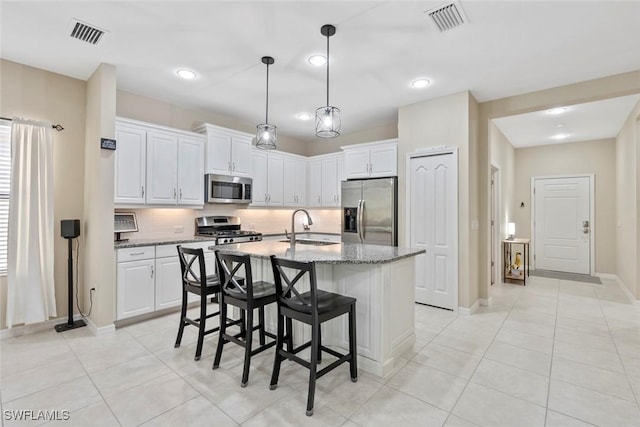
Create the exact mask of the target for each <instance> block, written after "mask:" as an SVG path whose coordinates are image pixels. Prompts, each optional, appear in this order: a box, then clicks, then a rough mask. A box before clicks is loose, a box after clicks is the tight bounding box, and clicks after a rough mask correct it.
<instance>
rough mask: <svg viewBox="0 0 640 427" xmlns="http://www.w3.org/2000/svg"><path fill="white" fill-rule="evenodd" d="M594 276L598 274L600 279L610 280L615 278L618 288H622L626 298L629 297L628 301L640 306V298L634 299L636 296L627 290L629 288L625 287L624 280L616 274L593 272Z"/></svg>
mask: <svg viewBox="0 0 640 427" xmlns="http://www.w3.org/2000/svg"><path fill="white" fill-rule="evenodd" d="M594 275H595V276H598V277H600V278H602V279H611V280H615V281H616V283H617V284H618V286H619V287H620V289H622V292H624V294H625V295H626V296H627V298H628V299H629V302H630V303H631V304H634V305H639V306H640V299H636V297H635V296H634V295H633V294H632V293H631V291H630V290H629V288H627V287H626V286H625V284H624V282H623V281H622V280H620V278H619V277H618V275H617V274H611V273H595V274H594Z"/></svg>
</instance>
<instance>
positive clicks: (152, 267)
mask: <svg viewBox="0 0 640 427" xmlns="http://www.w3.org/2000/svg"><path fill="white" fill-rule="evenodd" d="M151 278H152V279H153V266H151Z"/></svg>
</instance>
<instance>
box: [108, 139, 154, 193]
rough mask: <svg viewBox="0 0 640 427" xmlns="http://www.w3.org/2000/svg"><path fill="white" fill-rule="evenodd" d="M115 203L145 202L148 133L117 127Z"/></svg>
mask: <svg viewBox="0 0 640 427" xmlns="http://www.w3.org/2000/svg"><path fill="white" fill-rule="evenodd" d="M116 141H118V149H117V150H116V153H115V170H114V177H115V188H114V190H115V191H114V203H116V204H118V203H125V204H143V203H144V201H145V178H146V151H147V132H146V131H145V130H144V129H141V128H136V127H129V126H117V127H116Z"/></svg>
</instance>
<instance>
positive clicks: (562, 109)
mask: <svg viewBox="0 0 640 427" xmlns="http://www.w3.org/2000/svg"><path fill="white" fill-rule="evenodd" d="M566 111H567V108H566V107H558V108H552V109H550V110H547V113H549V114H562V113H564V112H566Z"/></svg>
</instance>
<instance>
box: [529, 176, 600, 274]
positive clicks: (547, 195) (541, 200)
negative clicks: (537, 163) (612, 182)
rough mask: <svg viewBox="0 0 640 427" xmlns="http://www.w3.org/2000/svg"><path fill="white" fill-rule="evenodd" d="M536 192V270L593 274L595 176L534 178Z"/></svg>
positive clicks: (534, 200)
mask: <svg viewBox="0 0 640 427" xmlns="http://www.w3.org/2000/svg"><path fill="white" fill-rule="evenodd" d="M532 192H533V194H532V200H533V207H532V209H533V221H532V226H533V232H532V235H533V236H534V239H533V260H534V266H535V268H536V269H538V270H551V271H560V272H566V273H577V274H592V273H593V267H594V265H595V263H594V262H593V254H594V250H593V244H594V242H593V231H594V230H593V209H594V206H593V203H594V201H593V175H581V176H562V177H534V178H532Z"/></svg>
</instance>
